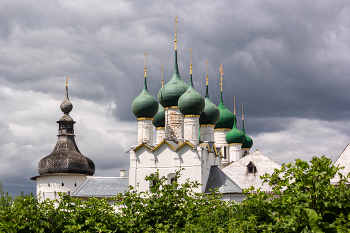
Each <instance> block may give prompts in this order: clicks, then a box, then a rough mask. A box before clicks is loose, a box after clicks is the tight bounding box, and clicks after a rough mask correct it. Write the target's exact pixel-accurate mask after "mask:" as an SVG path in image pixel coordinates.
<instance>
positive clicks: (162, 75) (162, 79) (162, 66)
mask: <svg viewBox="0 0 350 233" xmlns="http://www.w3.org/2000/svg"><path fill="white" fill-rule="evenodd" d="M163 86H164V81H163V64H162V87H163Z"/></svg>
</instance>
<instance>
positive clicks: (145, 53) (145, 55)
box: [145, 50, 147, 77]
mask: <svg viewBox="0 0 350 233" xmlns="http://www.w3.org/2000/svg"><path fill="white" fill-rule="evenodd" d="M146 59H147V50H145V77H146V73H147V68H146V66H147V63H146V62H147V61H146Z"/></svg>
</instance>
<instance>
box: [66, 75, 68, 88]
mask: <svg viewBox="0 0 350 233" xmlns="http://www.w3.org/2000/svg"><path fill="white" fill-rule="evenodd" d="M66 87H68V77H67V78H66Z"/></svg>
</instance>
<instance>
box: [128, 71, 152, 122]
mask: <svg viewBox="0 0 350 233" xmlns="http://www.w3.org/2000/svg"><path fill="white" fill-rule="evenodd" d="M131 109H132V112H133V113H134V115H135V116H136V117H137V118H140V117H148V118H153V117H154V116H155V115H156V114H157V112H158V102H157V100H156V99H155V98H154V97H153V96H152V95H151V94H150V93H149V92H148V90H147V82H146V77H145V82H144V87H143V90H142V92H141V94H140V95H139V96H137V97H136V98H135V99H134V101H133V102H132V105H131Z"/></svg>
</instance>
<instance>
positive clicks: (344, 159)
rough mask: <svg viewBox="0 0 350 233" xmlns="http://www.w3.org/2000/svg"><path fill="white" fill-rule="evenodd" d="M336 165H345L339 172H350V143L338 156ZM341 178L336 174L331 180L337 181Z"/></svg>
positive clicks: (344, 173) (346, 173) (345, 173)
mask: <svg viewBox="0 0 350 233" xmlns="http://www.w3.org/2000/svg"><path fill="white" fill-rule="evenodd" d="M334 165H335V166H338V165H339V166H340V167H344V169H341V170H340V171H339V172H340V173H341V174H342V175H344V176H346V175H348V174H349V172H350V143H349V144H348V145H347V146H346V147H345V149H344V150H343V152H342V153H341V154H340V156H339V157H338V159H337V161H335V163H334ZM338 180H339V175H336V176H335V177H334V178H333V179H332V180H331V182H332V183H336V182H338Z"/></svg>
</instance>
